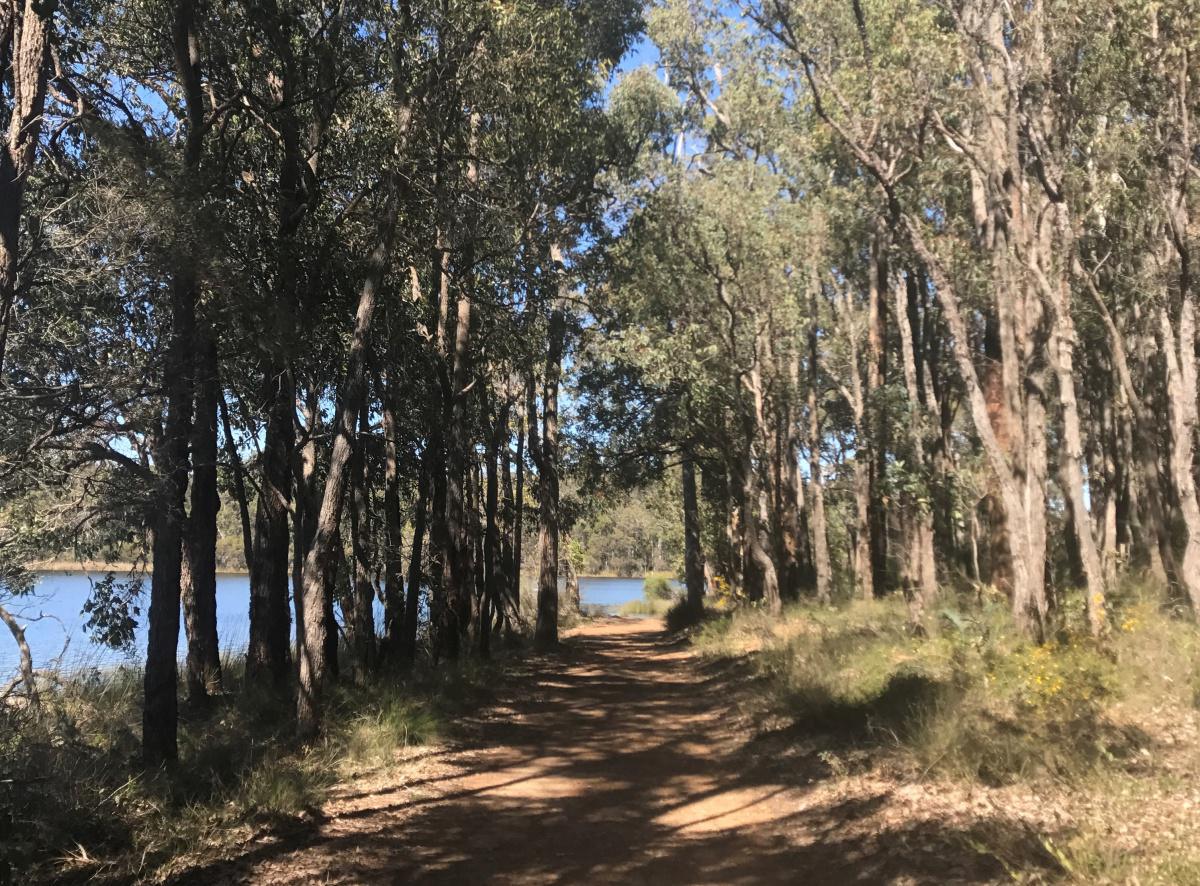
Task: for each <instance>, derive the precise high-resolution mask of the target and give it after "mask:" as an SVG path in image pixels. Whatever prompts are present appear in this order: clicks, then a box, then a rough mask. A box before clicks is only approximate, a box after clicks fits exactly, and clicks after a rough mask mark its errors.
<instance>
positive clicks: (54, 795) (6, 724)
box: [0, 662, 494, 883]
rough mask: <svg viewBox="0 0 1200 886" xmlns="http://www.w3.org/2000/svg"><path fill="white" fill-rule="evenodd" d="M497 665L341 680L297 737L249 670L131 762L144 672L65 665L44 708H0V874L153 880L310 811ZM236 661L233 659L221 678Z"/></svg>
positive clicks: (455, 703)
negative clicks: (319, 732) (169, 748)
mask: <svg viewBox="0 0 1200 886" xmlns="http://www.w3.org/2000/svg"><path fill="white" fill-rule="evenodd" d="M492 667H494V666H489V665H487V664H480V663H477V662H463V663H462V665H461V666H459V667H458V668H450V669H442V670H440V671H439V672H438V673H436V674H433V673H421V674H418V675H417V676H408V677H404V678H401V677H400V676H399V675H396V674H384V675H380V676H379V677H378V678H377V679H376V680H375V681H374V682H372V683H371V684H369V685H367V686H362V687H352V686H344V685H342V686H338V687H337V688H335V689H333V690H332V691H331V693H330V697H329V700H328V708H327V712H326V723H327V724H328V728H327V730H326V733H325V734H324V736H323V737H322V738H321V739H320V740H319V741H318V742H316V743H312V744H309V745H301V744H299V743H298V742H296V741H295V739H294V737H293V730H294V717H293V713H292V711H293V703H292V701H291V697H290V693H288V692H286V691H285V692H283V693H276V692H272V691H269V690H265V689H263V688H261V687H258V686H254V685H246V686H244V687H242V688H241V689H240V690H239V691H236V692H233V693H230V694H227V695H225V696H220V697H216V698H213V699H211V700H210V703H209V704H208V705H207V706H206V708H205V709H203V710H198V709H193V708H189V707H188V706H187V705H184V706H183V708H182V709H181V716H180V732H179V761H178V763H177V764H175V765H173V766H170V767H168V768H164V769H161V770H154V771H145V770H143V769H142V768H141V767H140V765H139V753H140V741H139V737H138V736H139V733H140V718H141V710H140V698H141V674H140V672H139V671H136V670H134V669H125V668H123V669H118V670H109V671H103V672H101V671H96V672H93V673H92V674H90V675H86V676H79V677H76V678H72V679H66V680H64V681H63V682H62V684H61V685H60V686H59V688H58V689H57V690H56V691H54V692H51V693H45V694H44V699H43V706H42V710H41V711H40V713H38V714H36V715H34V714H33V713H32V712H30V711H19V710H12V709H8V710H5V711H3V712H0V883H4V882H6V877H7V881H9V882H20V883H24V882H39V881H44V882H56V883H58V882H113V883H115V882H157V881H161V880H162V879H164V878H167V877H169V876H170V875H172V874H175V873H179V872H180V871H181V870H183V869H186V868H187V867H189V866H191V865H195V864H199V863H202V862H203V861H204V860H206V859H210V858H213V857H217V856H219V855H220V854H221V852H222V850H224V849H227V848H228V847H229V846H230V845H232V844H234V843H236V842H238V841H242V840H245V839H246V838H248V837H249V836H250V835H251V834H253V833H254V832H256V831H258V830H260V829H263V828H268V827H272V826H278V825H280V824H284V823H287V822H288V821H296V820H300V819H303V818H305V817H308V816H311V814H312V813H313V812H314V811H315V810H316V808H317V807H319V806H320V804H321V802H322V801H323V799H324V797H325V796H326V794H327V792H328V790H329V789H330V788H331V787H332V786H333V785H334V784H336V783H337V782H338V781H340V780H342V779H345V778H349V777H353V776H356V775H359V774H361V773H364V772H367V771H370V770H373V769H378V768H381V767H385V766H387V765H388V764H390V763H391V762H392V761H394V760H395V759H396V758H397V754H398V753H399V752H400V751H401V750H402V749H403V748H406V747H410V746H416V745H424V744H427V743H429V742H431V741H433V740H435V739H436V738H437V737H438V735H439V734H441V733H443V732H444V731H445V729H446V728H447V725H448V723H449V722H450V721H451V720H452V719H453V717H454V716H455V715H456V714H458V713H460V712H461V711H463V710H465V709H466V707H467V706H468V704H469V703H470V702H472V700H475V699H477V698H478V697H479V696H480V695H481V694H482V693H483V692H484V689H483V687H484V686H486V685H487V683H488V682H489V669H490V668H492ZM239 669H240V663H239V662H230V663H228V664H227V666H226V678H227V684H228V685H238V684H239V683H240V682H241V680H240V675H239V673H238V671H239ZM5 831H6V832H5Z"/></svg>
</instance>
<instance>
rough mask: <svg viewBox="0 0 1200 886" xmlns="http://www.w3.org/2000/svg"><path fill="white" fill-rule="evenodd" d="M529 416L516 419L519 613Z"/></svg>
mask: <svg viewBox="0 0 1200 886" xmlns="http://www.w3.org/2000/svg"><path fill="white" fill-rule="evenodd" d="M530 399H531V398H530ZM528 421H529V414H528V413H527V412H526V411H525V410H524V409H522V410H521V414H520V415H519V416H518V418H517V455H516V464H515V467H516V474H517V476H516V490H515V492H514V493H513V557H512V563H513V565H512V574H511V575H510V576H509V580H510V581H511V582H512V588H511V589H510V591H509V593H510V594H511V595H512V602H513V610H514V611H515V612H516V613H517V614H518V615H519V614H520V612H521V553H522V548H523V546H524V542H525V433H526V423H527V422H528Z"/></svg>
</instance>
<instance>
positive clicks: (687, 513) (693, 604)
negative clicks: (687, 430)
mask: <svg viewBox="0 0 1200 886" xmlns="http://www.w3.org/2000/svg"><path fill="white" fill-rule="evenodd" d="M682 471H683V575H684V585H685V586H686V588H687V605H688V612H689V614H690V615H691V616H692V617H693V618H695V617H698V616H699V615H700V614H701V612H702V611H703V609H704V552H703V551H702V550H701V548H700V505H699V500H698V496H697V495H696V463H695V461H694V460H693V458H692V454H691V452H690V451H689V450H687V449H685V450H684V453H683V465H682Z"/></svg>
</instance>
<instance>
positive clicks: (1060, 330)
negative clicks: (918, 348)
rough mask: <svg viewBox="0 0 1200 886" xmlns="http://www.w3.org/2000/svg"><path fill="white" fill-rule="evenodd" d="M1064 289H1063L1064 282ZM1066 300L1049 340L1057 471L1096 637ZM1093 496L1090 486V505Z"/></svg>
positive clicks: (1096, 597) (1096, 585) (1098, 578)
mask: <svg viewBox="0 0 1200 886" xmlns="http://www.w3.org/2000/svg"><path fill="white" fill-rule="evenodd" d="M1063 288H1064V289H1065V288H1066V283H1065V281H1064V283H1063ZM1069 299H1070V292H1069V291H1067V292H1065V293H1062V294H1060V296H1059V298H1057V299H1056V303H1055V304H1054V307H1055V309H1056V310H1055V316H1054V330H1053V333H1052V335H1051V339H1050V347H1051V358H1052V359H1053V361H1054V369H1055V373H1056V375H1057V376H1058V398H1059V403H1060V404H1061V406H1062V422H1063V439H1062V448H1061V449H1060V452H1059V455H1060V469H1061V476H1062V483H1063V489H1064V491H1065V492H1066V494H1067V498H1068V500H1069V502H1070V511H1071V523H1072V528H1073V530H1074V536H1075V543H1076V546H1077V547H1078V550H1079V559H1080V561H1081V563H1082V566H1083V575H1084V580H1085V582H1086V592H1087V617H1088V625H1089V627H1090V628H1091V632H1092V634H1093V635H1094V636H1099V634H1100V632H1101V631H1102V630H1103V629H1104V619H1105V578H1104V569H1103V567H1102V565H1101V561H1100V552H1099V549H1098V548H1097V545H1096V537H1095V535H1093V533H1092V525H1091V520H1090V518H1089V516H1088V509H1087V503H1086V496H1085V495H1084V488H1083V432H1082V430H1081V428H1080V422H1079V404H1078V401H1077V400H1076V399H1075V362H1074V348H1075V329H1074V324H1073V323H1072V321H1071V315H1070V307H1069V304H1070V303H1069ZM1095 494H1096V489H1095V487H1093V490H1092V496H1093V499H1092V500H1093V502H1094V501H1095Z"/></svg>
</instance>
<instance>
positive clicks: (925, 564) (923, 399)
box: [892, 274, 937, 625]
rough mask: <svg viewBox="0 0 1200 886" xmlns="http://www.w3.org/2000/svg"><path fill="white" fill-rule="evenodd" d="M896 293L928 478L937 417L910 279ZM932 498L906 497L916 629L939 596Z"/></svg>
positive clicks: (916, 432)
mask: <svg viewBox="0 0 1200 886" xmlns="http://www.w3.org/2000/svg"><path fill="white" fill-rule="evenodd" d="M892 289H893V291H894V292H895V310H896V326H897V327H898V328H899V330H900V357H901V365H902V366H903V368H904V386H905V390H906V392H907V394H908V401H909V411H908V414H909V424H908V436H909V444H910V445H911V447H912V453H913V461H914V462H915V464H916V465H917V467H918V468H919V469H920V470H921V472H922V473H923V474H924V475H925V476H930V475H931V474H932V465H931V463H930V460H929V459H928V458H927V456H926V447H925V435H926V423H927V422H928V421H929V420H931V419H933V418H934V417H935V415H934V414H933V410H932V400H931V398H930V397H929V395H928V393H927V392H926V390H925V389H924V387H923V385H922V377H921V376H920V375H919V374H918V372H917V366H918V365H920V364H919V355H918V352H917V346H916V341H915V339H916V336H915V332H914V329H913V316H912V312H910V305H912V306H913V307H914V308H915V304H914V299H913V295H914V293H913V280H912V275H911V274H910V275H909V278H908V281H907V285H905V286H899V285H896V286H893V287H892ZM931 498H932V495H931V494H928V495H926V496H924V499H925V501H921V500H913V499H912V497H911V496H908V497H907V500H906V501H905V505H906V511H907V514H906V520H905V523H906V525H905V542H906V544H905V547H906V553H905V562H904V566H903V572H904V586H905V593H906V595H907V596H908V599H909V620H910V621H911V622H912V624H913V625H920V624H921V623H922V622H923V620H924V615H925V609H926V607H927V606H928V605H929V603H930V602H932V601H933V598H934V596H935V595H936V594H937V565H936V561H935V560H934V546H933V536H934V531H933V512H932V510H931V509H930V506H929V504H928V500H930V499H931Z"/></svg>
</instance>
